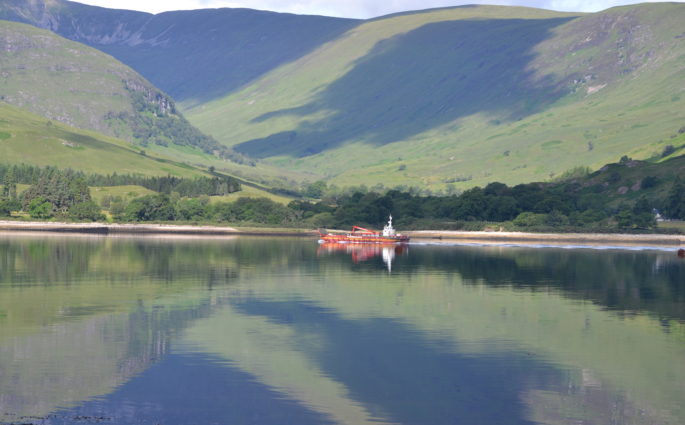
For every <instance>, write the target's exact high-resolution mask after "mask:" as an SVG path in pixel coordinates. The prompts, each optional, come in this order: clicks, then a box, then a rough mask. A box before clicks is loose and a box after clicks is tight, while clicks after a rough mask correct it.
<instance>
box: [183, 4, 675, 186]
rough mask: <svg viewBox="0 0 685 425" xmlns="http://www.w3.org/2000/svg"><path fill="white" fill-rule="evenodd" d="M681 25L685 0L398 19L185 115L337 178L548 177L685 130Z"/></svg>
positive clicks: (262, 152) (648, 152) (241, 145)
mask: <svg viewBox="0 0 685 425" xmlns="http://www.w3.org/2000/svg"><path fill="white" fill-rule="evenodd" d="M682 22H685V5H683V4H649V5H638V6H629V7H621V8H615V9H610V10H607V11H604V12H600V13H596V14H589V15H577V14H576V15H573V14H563V13H556V12H549V11H543V10H536V9H527V8H512V7H490V6H473V7H462V8H453V9H440V10H432V11H426V12H420V13H414V14H403V15H399V16H391V17H387V18H384V19H378V20H373V21H368V22H366V23H364V24H362V25H360V26H358V27H355V28H354V29H352V30H350V31H349V32H347V33H346V34H344V35H343V36H341V37H339V38H338V39H336V40H335V41H333V42H331V43H328V44H326V45H324V46H322V47H321V48H319V49H317V50H315V51H314V52H312V53H310V54H309V55H306V56H304V57H302V58H301V59H299V60H297V61H294V62H292V63H290V64H287V65H285V66H282V67H280V68H278V69H275V70H274V71H272V72H270V73H269V74H267V75H266V76H264V77H263V78H261V79H260V80H258V81H256V82H255V83H253V84H251V85H250V86H248V87H246V88H244V89H243V90H241V91H240V92H237V93H235V94H232V95H230V96H227V97H224V98H222V99H219V100H215V101H212V102H209V103H207V104H204V105H199V106H197V107H194V108H192V109H190V110H189V111H187V115H188V117H189V120H190V121H191V122H193V123H194V124H195V125H197V126H198V127H199V128H201V129H202V130H203V131H206V132H208V133H209V134H212V135H213V136H214V137H216V138H217V139H218V140H219V141H221V142H223V143H226V144H227V145H232V146H236V147H237V149H238V150H240V151H242V152H245V153H248V154H251V155H256V156H259V157H261V158H265V159H267V160H269V161H270V162H272V163H273V164H276V165H280V166H282V167H286V168H290V169H296V170H302V171H310V172H315V173H319V175H322V176H325V177H327V178H329V179H331V180H332V181H334V182H336V183H340V184H360V183H365V184H374V183H384V184H386V185H396V184H407V185H422V186H431V187H437V188H439V187H443V186H445V185H447V184H455V185H457V186H464V187H466V186H473V185H482V184H485V183H487V182H489V181H494V180H500V181H505V182H507V183H517V182H525V181H535V180H544V179H548V178H550V177H553V176H556V175H558V174H560V173H562V172H563V171H565V170H568V169H570V168H572V167H575V166H579V165H590V166H593V167H599V166H601V165H603V164H605V163H608V162H614V161H616V160H617V159H618V158H619V157H620V156H622V155H623V154H629V155H631V156H633V157H635V158H647V157H651V156H654V155H655V154H658V153H659V152H661V150H662V149H663V146H665V145H667V144H669V143H670V142H669V141H670V137H671V136H673V135H675V134H677V132H678V129H679V128H681V127H682V126H683V125H685V87H684V86H683V85H682V82H683V81H685V43H683V37H685V33H683V27H682ZM222 117H230V119H222Z"/></svg>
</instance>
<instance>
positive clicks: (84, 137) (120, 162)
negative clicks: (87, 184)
mask: <svg viewBox="0 0 685 425" xmlns="http://www.w3.org/2000/svg"><path fill="white" fill-rule="evenodd" d="M0 164H6V165H7V164H10V165H17V164H28V165H37V166H47V165H51V166H56V167H59V168H71V169H74V170H81V171H84V172H87V173H95V174H113V173H117V174H120V175H121V174H142V175H148V176H166V175H172V176H178V177H192V176H200V175H203V173H202V172H201V171H200V170H198V169H196V168H194V167H190V166H187V165H185V164H180V163H176V162H174V161H170V160H165V159H160V158H152V157H150V156H146V155H141V151H140V150H138V149H136V148H134V147H132V146H131V145H130V144H129V143H127V142H125V141H123V140H119V139H114V138H110V137H107V136H103V135H102V134H99V133H96V132H94V131H87V130H81V129H77V128H74V127H70V126H67V125H65V124H62V123H59V122H57V121H52V120H48V119H46V118H45V117H42V116H40V115H36V114H33V113H30V112H28V111H26V110H23V109H20V108H17V107H15V106H11V105H8V104H7V103H5V102H0Z"/></svg>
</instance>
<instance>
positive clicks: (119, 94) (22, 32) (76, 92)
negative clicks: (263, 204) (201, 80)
mask: <svg viewBox="0 0 685 425" xmlns="http://www.w3.org/2000/svg"><path fill="white" fill-rule="evenodd" d="M0 60H1V61H2V64H3V66H2V78H1V79H0V100H4V101H5V102H7V103H10V104H13V105H16V106H19V107H22V108H25V109H28V110H30V111H32V112H34V113H37V114H40V115H42V116H44V117H46V118H48V119H51V120H55V121H60V122H63V123H65V124H69V125H71V126H74V127H79V128H85V129H90V130H95V131H98V132H100V133H104V134H108V135H110V136H115V137H119V138H123V139H126V140H128V141H130V142H135V143H137V144H139V145H142V146H147V145H162V146H168V145H182V146H189V147H192V148H193V149H196V150H200V151H204V152H206V153H209V154H215V155H219V156H221V157H224V158H233V159H239V158H237V157H234V156H233V155H232V152H231V151H230V150H229V149H227V148H226V147H224V146H221V145H218V144H217V142H216V141H215V140H213V139H211V138H210V137H207V136H206V135H204V134H202V133H201V132H200V131H198V130H197V129H196V128H194V127H192V126H191V125H190V124H189V123H188V122H187V121H186V119H185V118H184V117H183V116H182V115H181V114H180V113H179V112H178V111H177V110H176V106H175V104H174V102H173V100H172V99H171V98H170V97H169V96H167V95H166V94H164V93H162V92H161V91H159V90H158V89H156V88H155V87H154V86H153V85H152V84H150V83H149V82H148V81H146V80H145V79H144V78H143V77H142V76H140V75H139V74H137V73H136V72H135V71H133V70H132V69H131V68H129V67H127V66H126V65H123V64H122V63H120V62H118V61H117V60H115V59H114V58H112V57H111V56H108V55H106V54H104V53H102V52H100V51H98V50H96V49H93V48H90V47H87V46H85V45H82V44H79V43H75V42H73V41H69V40H66V39H64V38H62V37H59V36H57V35H55V34H54V33H51V32H49V31H45V30H41V29H37V28H35V27H32V26H29V25H25V24H18V23H14V22H7V21H0Z"/></svg>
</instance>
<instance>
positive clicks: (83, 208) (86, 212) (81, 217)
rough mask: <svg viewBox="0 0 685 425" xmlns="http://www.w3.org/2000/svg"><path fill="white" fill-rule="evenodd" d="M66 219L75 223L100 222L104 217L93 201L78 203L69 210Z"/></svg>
mask: <svg viewBox="0 0 685 425" xmlns="http://www.w3.org/2000/svg"><path fill="white" fill-rule="evenodd" d="M68 217H69V218H70V219H71V220H76V221H99V220H100V221H101V220H104V219H105V215H104V214H102V211H100V207H99V206H98V205H97V204H96V203H95V202H93V201H86V202H80V203H78V204H75V205H73V206H72V207H71V208H69V213H68Z"/></svg>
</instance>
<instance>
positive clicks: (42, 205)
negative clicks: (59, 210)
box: [27, 196, 54, 219]
mask: <svg viewBox="0 0 685 425" xmlns="http://www.w3.org/2000/svg"><path fill="white" fill-rule="evenodd" d="M27 211H28V213H29V215H30V216H31V217H33V218H39V219H46V218H51V217H52V216H53V215H54V205H52V203H51V202H50V201H47V200H46V199H45V198H43V197H42V196H39V197H36V198H33V199H32V200H31V202H29V205H28V208H27Z"/></svg>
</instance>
